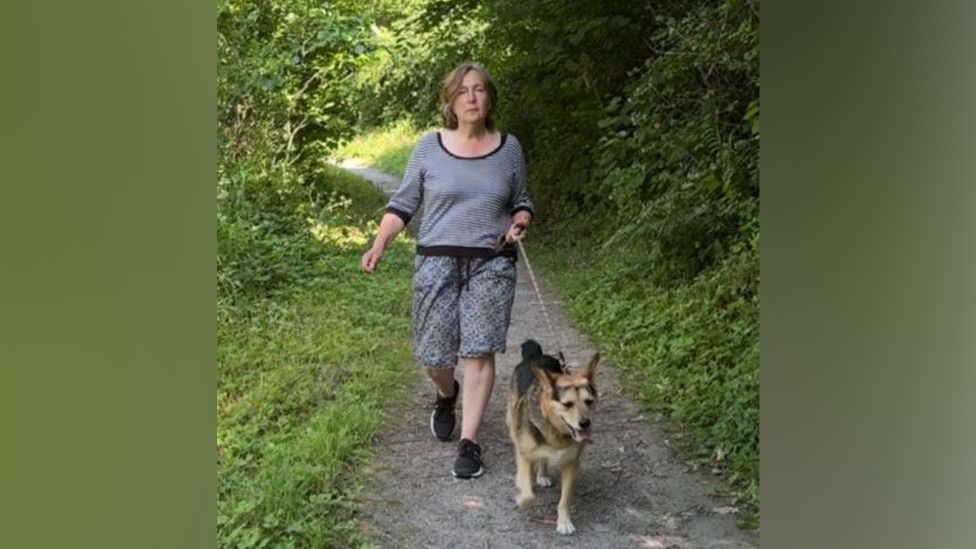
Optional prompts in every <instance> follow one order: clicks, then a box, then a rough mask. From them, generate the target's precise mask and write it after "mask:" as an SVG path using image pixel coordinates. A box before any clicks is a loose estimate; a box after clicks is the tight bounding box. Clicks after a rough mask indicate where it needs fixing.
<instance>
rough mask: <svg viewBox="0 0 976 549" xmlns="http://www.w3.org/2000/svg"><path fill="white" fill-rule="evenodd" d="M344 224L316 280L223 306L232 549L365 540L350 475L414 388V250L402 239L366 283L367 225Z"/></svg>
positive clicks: (221, 438)
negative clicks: (394, 404) (390, 407)
mask: <svg viewBox="0 0 976 549" xmlns="http://www.w3.org/2000/svg"><path fill="white" fill-rule="evenodd" d="M333 228H335V229H340V230H342V229H344V230H345V231H346V232H347V235H346V237H345V238H341V237H338V238H331V239H323V240H324V242H325V244H326V246H327V248H328V252H327V253H323V254H321V255H320V256H319V258H318V259H317V260H316V261H315V263H314V265H313V270H315V271H316V272H318V273H319V278H318V280H317V281H315V282H314V283H312V284H309V285H308V286H306V287H302V286H291V287H289V288H287V289H286V290H284V291H282V292H279V294H278V295H277V296H276V297H275V298H256V299H246V300H243V299H237V300H234V301H230V300H227V299H223V300H221V302H220V303H218V323H217V373H218V387H217V475H218V494H217V512H218V518H217V536H218V545H219V546H221V547H266V546H267V547H270V546H275V547H279V546H281V547H338V546H343V547H346V546H350V545H352V544H354V543H361V542H362V541H363V540H361V539H360V537H359V534H358V533H357V532H358V529H357V527H356V526H355V523H354V515H353V513H354V511H355V503H356V492H357V490H358V485H357V484H356V482H355V479H349V478H345V477H344V476H343V474H342V473H343V471H344V470H345V467H346V465H347V464H349V463H352V462H354V461H355V460H359V459H362V458H363V457H365V455H366V451H367V449H368V447H369V442H370V440H371V439H372V438H373V437H374V436H375V434H376V432H377V430H378V428H379V426H380V424H381V422H382V421H383V420H384V418H385V411H384V408H385V406H384V403H385V402H389V401H390V400H395V399H396V398H398V397H399V396H400V395H399V392H398V391H402V388H403V387H405V386H409V385H410V383H404V381H405V377H406V376H408V375H411V370H410V369H409V368H407V367H406V366H407V365H409V364H410V344H409V333H410V327H409V320H408V319H409V310H408V309H409V302H410V298H409V295H410V294H409V292H410V290H409V280H410V278H409V273H410V272H411V270H412V263H411V256H410V250H409V245H408V243H402V244H398V245H396V246H394V247H393V248H391V250H390V252H389V253H388V254H387V256H386V257H385V259H384V263H383V267H382V268H383V270H384V271H385V272H384V276H382V277H365V276H363V275H362V273H361V272H360V270H359V257H360V253H361V251H362V247H363V246H362V244H361V243H360V242H358V241H357V240H356V238H355V234H356V233H357V232H359V231H362V229H363V227H356V226H334V227H333ZM334 235H335V236H341V231H340V232H337V233H334ZM350 235H351V236H350ZM378 334H382V336H383V337H379V336H378Z"/></svg>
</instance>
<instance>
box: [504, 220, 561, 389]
mask: <svg viewBox="0 0 976 549" xmlns="http://www.w3.org/2000/svg"><path fill="white" fill-rule="evenodd" d="M515 243H516V244H518V249H519V251H520V252H522V259H524V260H525V270H527V271H529V279H530V280H532V288H533V289H534V290H535V295H536V298H537V299H538V300H539V305H540V306H541V307H542V316H543V318H545V319H546V326H548V328H549V336H550V337H551V338H552V341H554V342H555V343H556V351H557V352H558V355H557V356H558V358H559V367H560V368H562V370H563V373H564V374H568V373H569V366H568V365H567V364H566V357H565V356H564V355H563V351H562V345H560V344H559V338H558V337H556V330H554V329H553V327H552V320H550V319H549V312H548V311H547V310H546V302H545V300H544V299H543V298H542V290H540V289H539V282H538V281H537V280H536V278H535V271H533V270H532V263H531V262H530V261H529V255H528V254H526V253H525V246H523V245H522V241H521V240H516V241H515ZM506 244H507V241H506V240H505V235H502V236H501V238H500V239H499V241H498V245H497V246H496V249H497V250H501V249H502V248H504V247H505V245H506Z"/></svg>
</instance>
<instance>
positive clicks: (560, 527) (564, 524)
mask: <svg viewBox="0 0 976 549" xmlns="http://www.w3.org/2000/svg"><path fill="white" fill-rule="evenodd" d="M575 531H576V527H575V526H573V523H572V521H570V520H568V519H567V520H564V521H559V522H557V523H556V532H559V533H560V534H563V535H564V536H568V535H569V534H572V533H573V532H575Z"/></svg>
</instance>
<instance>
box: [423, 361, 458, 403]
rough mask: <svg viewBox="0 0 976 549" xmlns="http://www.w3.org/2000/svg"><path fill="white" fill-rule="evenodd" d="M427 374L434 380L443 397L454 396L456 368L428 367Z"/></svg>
mask: <svg viewBox="0 0 976 549" xmlns="http://www.w3.org/2000/svg"><path fill="white" fill-rule="evenodd" d="M426 370H427V376H428V377H430V379H431V380H432V381H433V382H434V386H436V387H437V392H438V393H439V394H440V396H442V397H453V396H454V368H426Z"/></svg>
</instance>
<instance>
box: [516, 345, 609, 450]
mask: <svg viewBox="0 0 976 549" xmlns="http://www.w3.org/2000/svg"><path fill="white" fill-rule="evenodd" d="M599 362H600V353H595V354H594V355H593V358H591V359H590V363H589V364H588V365H587V366H586V368H585V369H584V370H583V371H582V372H573V373H569V374H561V373H554V372H552V371H549V370H546V369H545V368H541V367H539V366H536V365H533V366H532V373H533V374H535V377H536V378H537V379H538V380H539V385H540V386H541V388H542V398H541V399H540V402H541V405H542V409H543V410H542V411H543V414H544V415H545V417H546V418H547V419H548V421H549V423H550V424H552V425H553V426H554V427H555V428H556V429H558V430H559V431H560V432H563V433H566V434H568V435H570V436H572V437H573V440H575V441H576V442H590V433H591V429H592V421H591V417H592V415H593V412H594V411H595V410H596V401H597V391H596V384H595V383H594V382H593V378H594V376H595V375H596V367H597V364H599Z"/></svg>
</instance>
